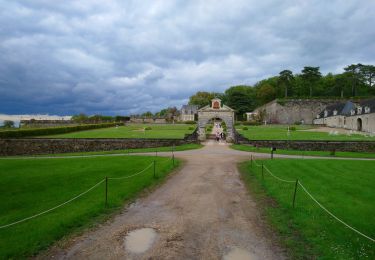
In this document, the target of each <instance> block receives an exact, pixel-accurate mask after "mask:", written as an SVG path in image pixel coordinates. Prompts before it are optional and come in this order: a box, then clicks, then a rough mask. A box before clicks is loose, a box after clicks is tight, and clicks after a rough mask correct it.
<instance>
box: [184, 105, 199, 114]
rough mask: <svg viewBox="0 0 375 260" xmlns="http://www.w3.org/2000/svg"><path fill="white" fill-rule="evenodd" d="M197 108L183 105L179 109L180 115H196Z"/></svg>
mask: <svg viewBox="0 0 375 260" xmlns="http://www.w3.org/2000/svg"><path fill="white" fill-rule="evenodd" d="M198 108H199V107H198V106H197V105H183V106H182V107H181V113H184V114H195V113H197V110H198Z"/></svg>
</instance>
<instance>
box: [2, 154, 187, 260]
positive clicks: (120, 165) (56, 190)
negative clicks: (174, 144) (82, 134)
mask: <svg viewBox="0 0 375 260" xmlns="http://www.w3.org/2000/svg"><path fill="white" fill-rule="evenodd" d="M153 160H156V170H157V171H156V173H157V174H156V176H157V177H156V178H154V177H153V167H150V168H149V169H148V170H147V171H145V172H144V173H142V174H140V175H137V176H135V177H132V178H129V179H123V180H109V184H108V187H109V188H108V190H109V193H108V206H107V208H105V206H104V202H105V197H104V194H105V184H104V183H102V184H101V185H99V186H98V187H97V188H95V189H93V190H91V191H90V192H89V193H87V194H85V195H84V196H82V197H80V198H79V199H77V200H75V201H73V202H71V203H69V204H67V205H65V206H63V207H61V208H58V209H56V210H55V211H52V212H50V213H47V214H45V215H42V216H39V217H37V218H35V219H30V220H28V221H26V222H23V223H20V224H16V225H14V226H10V227H7V228H3V229H0V259H7V258H24V257H27V256H30V255H33V254H35V253H37V252H38V251H39V250H42V249H45V248H47V247H48V246H49V245H51V243H53V242H54V241H56V240H58V239H61V238H62V237H63V236H65V235H67V234H69V233H71V232H77V231H79V230H82V229H83V228H85V227H88V226H90V225H93V224H95V223H97V222H100V221H102V220H104V219H105V218H107V217H108V216H109V213H111V212H114V211H115V210H116V209H117V210H118V209H119V208H121V207H122V206H123V204H124V202H125V201H128V200H129V199H132V198H135V197H136V196H137V195H138V194H139V193H140V192H141V191H143V190H144V189H146V188H150V187H152V186H154V185H156V184H158V183H160V182H161V181H163V179H165V177H166V176H167V175H168V173H169V172H171V170H172V169H173V168H174V167H177V166H178V165H179V164H180V162H179V161H178V160H175V166H173V165H172V161H171V158H166V157H154V156H148V157H146V156H131V157H127V156H121V157H94V158H71V159H57V158H56V159H38V160H33V159H23V160H7V159H0V169H1V172H0V187H2V188H1V190H2V192H1V200H0V226H2V225H6V224H8V223H12V222H14V221H17V220H20V219H23V218H26V217H28V216H31V215H34V214H36V213H39V212H42V211H44V210H47V209H49V208H52V207H54V206H56V205H58V204H60V203H63V202H65V201H67V200H69V199H71V198H73V197H74V196H76V195H78V194H80V193H81V192H83V191H85V190H87V189H88V188H90V187H91V186H93V185H95V184H96V183H98V182H99V181H100V180H102V179H104V178H105V177H106V176H108V177H122V176H128V175H131V174H134V173H136V172H139V171H141V170H143V169H144V168H146V167H147V166H149V165H150V164H151V163H152V162H153Z"/></svg>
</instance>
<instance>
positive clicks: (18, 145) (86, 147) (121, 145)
mask: <svg viewBox="0 0 375 260" xmlns="http://www.w3.org/2000/svg"><path fill="white" fill-rule="evenodd" d="M190 143H199V142H198V137H197V132H196V131H195V132H194V133H193V134H191V135H187V136H186V137H185V138H184V139H141V138H133V139H130V138H129V139H120V138H118V139H97V138H82V139H36V138H35V139H34V138H23V139H18V138H17V139H15V138H12V139H0V156H11V155H36V154H56V153H72V152H92V151H110V150H121V149H131V148H153V147H163V146H173V145H182V144H190Z"/></svg>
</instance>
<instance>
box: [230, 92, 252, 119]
mask: <svg viewBox="0 0 375 260" xmlns="http://www.w3.org/2000/svg"><path fill="white" fill-rule="evenodd" d="M225 96H226V104H227V105H228V106H230V107H231V108H233V109H234V110H236V115H237V116H238V118H239V119H243V116H244V114H245V113H246V112H249V111H252V110H253V109H254V108H255V91H254V88H253V87H250V86H245V85H240V86H233V87H230V88H229V89H227V90H226V91H225Z"/></svg>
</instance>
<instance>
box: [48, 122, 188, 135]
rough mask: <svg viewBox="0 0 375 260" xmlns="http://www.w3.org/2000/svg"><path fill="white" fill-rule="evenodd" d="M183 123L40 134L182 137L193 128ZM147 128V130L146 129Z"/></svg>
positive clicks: (133, 125)
mask: <svg viewBox="0 0 375 260" xmlns="http://www.w3.org/2000/svg"><path fill="white" fill-rule="evenodd" d="M191 126H192V125H188V124H187V125H185V124H153V125H151V124H130V125H126V126H120V127H111V128H105V129H95V130H88V131H80V132H72V133H67V134H57V135H48V136H41V137H46V138H163V139H164V138H166V139H183V138H184V137H185V135H187V134H191V133H192V132H193V131H194V129H195V128H191ZM147 129H148V130H147Z"/></svg>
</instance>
